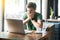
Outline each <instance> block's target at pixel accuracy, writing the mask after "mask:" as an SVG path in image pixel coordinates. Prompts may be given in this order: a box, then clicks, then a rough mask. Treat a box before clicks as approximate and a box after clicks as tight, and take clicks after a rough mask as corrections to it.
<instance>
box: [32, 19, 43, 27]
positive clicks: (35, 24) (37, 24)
mask: <svg viewBox="0 0 60 40" xmlns="http://www.w3.org/2000/svg"><path fill="white" fill-rule="evenodd" d="M31 22H32V24H33V25H34V26H35V27H36V28H37V27H38V28H42V24H39V23H37V22H36V21H35V20H31Z"/></svg>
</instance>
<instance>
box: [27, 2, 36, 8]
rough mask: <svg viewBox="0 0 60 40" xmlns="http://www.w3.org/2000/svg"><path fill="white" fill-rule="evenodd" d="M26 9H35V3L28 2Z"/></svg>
mask: <svg viewBox="0 0 60 40" xmlns="http://www.w3.org/2000/svg"><path fill="white" fill-rule="evenodd" d="M27 7H28V8H33V9H36V3H33V2H29V3H28V5H27Z"/></svg>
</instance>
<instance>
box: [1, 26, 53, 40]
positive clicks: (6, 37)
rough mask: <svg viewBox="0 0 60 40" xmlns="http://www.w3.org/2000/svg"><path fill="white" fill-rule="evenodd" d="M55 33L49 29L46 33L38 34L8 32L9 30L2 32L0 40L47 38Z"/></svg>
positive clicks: (37, 39) (44, 39)
mask: <svg viewBox="0 0 60 40" xmlns="http://www.w3.org/2000/svg"><path fill="white" fill-rule="evenodd" d="M50 26H51V27H49V28H50V29H51V28H52V26H53V25H50ZM51 35H53V30H50V31H47V32H46V33H45V35H44V36H43V34H42V33H41V34H36V33H34V32H33V33H31V34H26V35H23V34H16V33H8V32H0V40H46V39H47V38H48V37H50V36H51Z"/></svg>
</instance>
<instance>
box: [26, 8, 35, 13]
mask: <svg viewBox="0 0 60 40" xmlns="http://www.w3.org/2000/svg"><path fill="white" fill-rule="evenodd" d="M27 13H28V14H34V13H35V9H33V8H27Z"/></svg>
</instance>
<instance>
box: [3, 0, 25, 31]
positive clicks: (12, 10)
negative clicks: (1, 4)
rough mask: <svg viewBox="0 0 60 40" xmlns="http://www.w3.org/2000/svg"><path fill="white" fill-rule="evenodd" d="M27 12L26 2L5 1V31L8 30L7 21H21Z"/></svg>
mask: <svg viewBox="0 0 60 40" xmlns="http://www.w3.org/2000/svg"><path fill="white" fill-rule="evenodd" d="M25 10H26V9H25V0H5V9H4V31H7V30H8V27H7V22H6V20H5V19H7V18H10V19H21V17H22V15H23V13H24V12H25Z"/></svg>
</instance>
